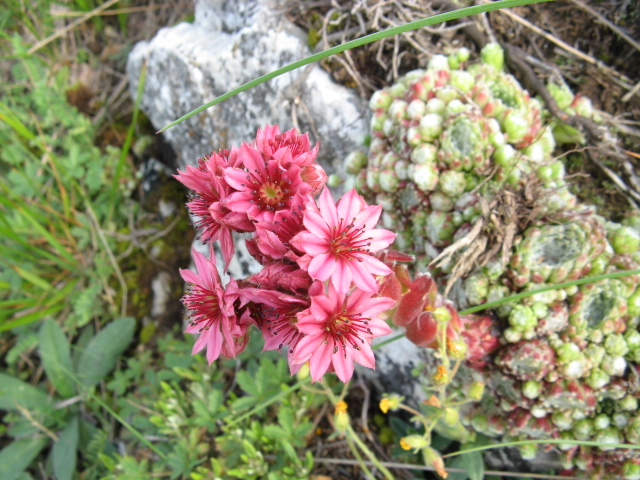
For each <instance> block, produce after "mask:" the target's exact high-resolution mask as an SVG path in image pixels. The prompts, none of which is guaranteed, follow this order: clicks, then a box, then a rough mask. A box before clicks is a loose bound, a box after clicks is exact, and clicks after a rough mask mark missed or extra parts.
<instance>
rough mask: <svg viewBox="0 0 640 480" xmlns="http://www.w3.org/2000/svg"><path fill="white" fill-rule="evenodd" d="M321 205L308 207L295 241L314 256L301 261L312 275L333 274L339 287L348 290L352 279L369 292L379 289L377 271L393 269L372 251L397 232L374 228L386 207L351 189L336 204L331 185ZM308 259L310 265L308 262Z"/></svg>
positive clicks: (323, 277)
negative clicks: (303, 229)
mask: <svg viewBox="0 0 640 480" xmlns="http://www.w3.org/2000/svg"><path fill="white" fill-rule="evenodd" d="M318 207H319V209H317V210H316V209H313V208H307V209H306V210H305V213H304V220H303V223H304V226H305V227H306V228H307V231H303V232H300V233H299V234H298V235H296V236H295V237H294V238H293V239H291V242H290V243H291V245H292V246H293V247H295V248H297V249H298V250H300V251H303V252H305V253H306V254H307V256H308V257H311V260H310V261H308V259H304V260H301V261H299V262H298V263H299V264H300V266H301V267H302V268H305V267H306V268H307V269H308V272H309V275H310V276H311V278H313V279H316V280H321V281H325V280H328V279H329V278H331V282H332V283H333V285H334V287H335V289H336V290H337V291H338V292H340V293H347V292H348V291H349V288H350V287H351V282H352V281H353V283H354V284H355V285H356V286H357V287H358V288H360V289H361V290H364V291H366V292H377V291H378V286H377V285H376V281H375V278H374V275H388V274H390V273H391V269H390V268H389V267H388V266H386V265H385V264H384V263H382V262H381V261H380V260H378V259H377V258H375V257H374V256H373V255H371V254H372V253H374V252H377V251H378V250H382V249H384V248H386V247H388V246H389V245H390V244H391V243H392V242H393V240H394V239H395V237H396V234H395V233H393V232H390V231H389V230H384V229H381V228H372V227H373V226H375V224H376V223H377V222H378V218H379V217H380V213H381V212H382V207H381V206H380V205H375V206H373V205H372V206H367V204H366V202H365V201H364V199H363V198H362V197H361V196H360V195H358V194H357V193H356V191H355V190H351V191H350V192H347V193H346V194H345V195H344V196H343V197H342V198H341V199H340V200H339V201H338V205H337V208H336V205H335V204H334V202H333V198H332V197H331V193H330V192H329V190H328V189H327V188H325V189H324V191H323V192H322V194H321V195H320V200H319V202H318ZM307 262H308V265H307Z"/></svg>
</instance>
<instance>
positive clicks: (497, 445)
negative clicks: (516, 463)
mask: <svg viewBox="0 0 640 480" xmlns="http://www.w3.org/2000/svg"><path fill="white" fill-rule="evenodd" d="M563 443H564V444H567V445H582V446H585V447H606V448H624V449H629V450H640V445H636V444H629V443H603V442H592V441H590V440H568V439H564V438H547V439H535V440H518V441H515V442H504V443H492V444H491V445H483V446H481V447H473V448H468V449H465V450H459V451H457V452H453V453H449V454H447V455H443V456H442V458H449V457H456V456H458V455H463V454H465V453H471V452H481V451H483V450H491V449H493V448H502V447H517V446H518V445H535V444H541V445H545V444H548V445H561V444H563Z"/></svg>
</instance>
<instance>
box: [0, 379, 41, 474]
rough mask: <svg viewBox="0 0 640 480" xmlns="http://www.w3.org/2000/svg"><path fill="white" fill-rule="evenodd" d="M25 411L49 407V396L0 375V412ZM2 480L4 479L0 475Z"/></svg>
mask: <svg viewBox="0 0 640 480" xmlns="http://www.w3.org/2000/svg"><path fill="white" fill-rule="evenodd" d="M18 405H19V406H21V407H24V408H26V409H27V410H34V409H41V408H43V407H47V406H49V395H47V394H46V393H45V392H44V391H42V390H40V389H39V388H36V387H34V386H33V385H30V384H28V383H26V382H23V381H22V380H19V379H17V378H15V377H12V376H11V375H7V374H4V373H0V410H17V409H18V408H17V406H18ZM0 478H2V479H3V480H4V477H3V476H2V475H0Z"/></svg>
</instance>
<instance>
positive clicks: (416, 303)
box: [393, 275, 438, 327]
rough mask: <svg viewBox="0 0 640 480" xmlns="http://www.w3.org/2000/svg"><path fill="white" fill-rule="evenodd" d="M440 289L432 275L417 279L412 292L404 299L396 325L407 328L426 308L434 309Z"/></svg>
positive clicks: (397, 313) (395, 319) (395, 320)
mask: <svg viewBox="0 0 640 480" xmlns="http://www.w3.org/2000/svg"><path fill="white" fill-rule="evenodd" d="M437 294H438V289H437V287H436V284H435V282H434V281H433V278H431V275H423V276H420V277H418V278H416V279H415V280H414V281H413V282H412V283H411V286H410V290H409V291H408V292H407V293H406V294H405V295H404V296H403V297H402V300H400V303H399V304H398V308H397V309H396V312H395V314H394V315H393V321H394V323H395V324H396V325H397V326H399V327H405V326H407V325H409V324H410V323H411V322H413V321H414V320H415V319H416V317H417V316H418V315H420V313H421V312H423V311H424V309H425V307H428V306H430V307H432V306H433V305H434V303H435V300H436V295H437Z"/></svg>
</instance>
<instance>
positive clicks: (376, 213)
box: [353, 205, 382, 234]
mask: <svg viewBox="0 0 640 480" xmlns="http://www.w3.org/2000/svg"><path fill="white" fill-rule="evenodd" d="M381 214H382V206H381V205H369V206H368V207H367V208H365V209H364V210H362V211H361V212H359V213H358V214H357V215H356V221H355V222H353V225H354V228H362V227H363V226H364V227H365V229H372V228H373V227H375V226H376V224H377V223H378V219H379V218H380V215H381ZM365 234H366V233H365Z"/></svg>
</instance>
